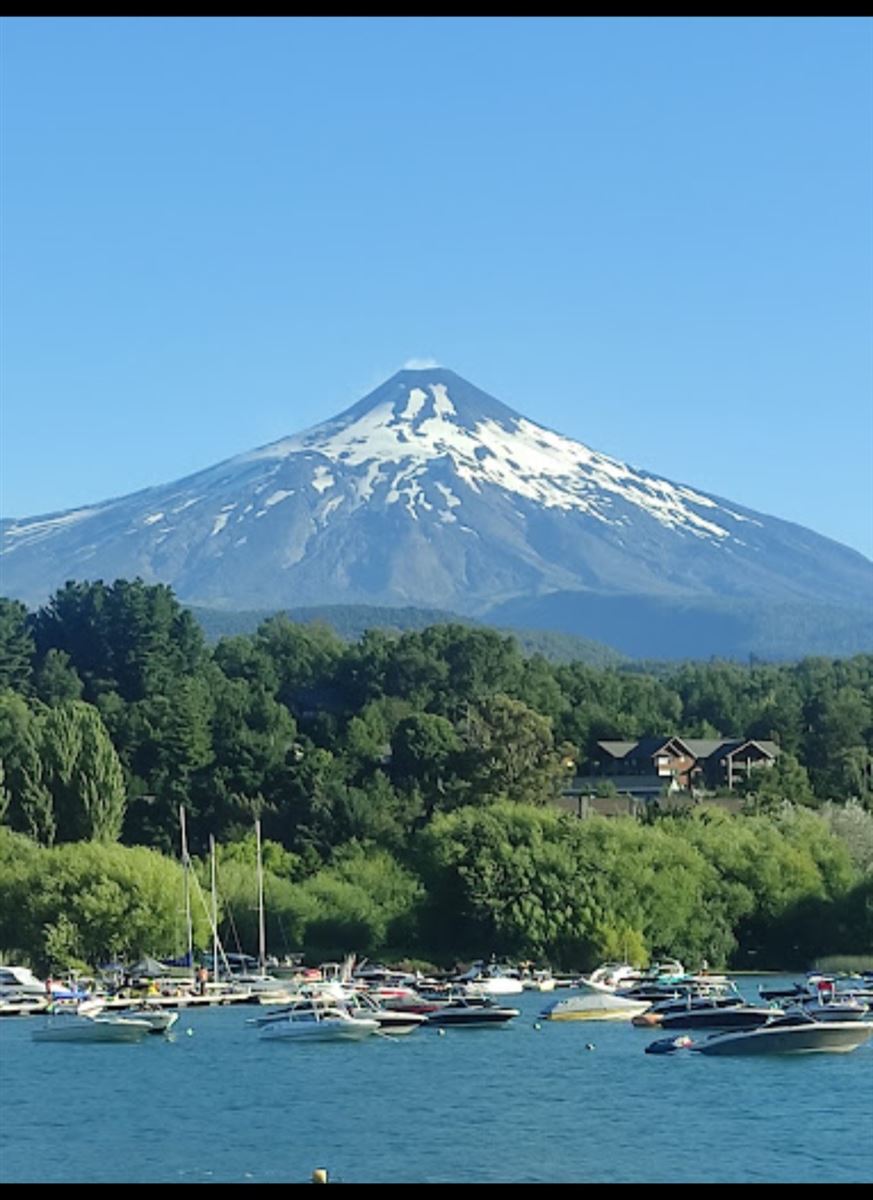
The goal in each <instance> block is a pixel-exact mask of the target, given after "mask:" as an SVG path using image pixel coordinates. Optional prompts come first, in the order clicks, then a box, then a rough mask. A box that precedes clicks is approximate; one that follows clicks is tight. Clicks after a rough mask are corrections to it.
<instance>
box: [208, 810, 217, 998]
mask: <svg viewBox="0 0 873 1200" xmlns="http://www.w3.org/2000/svg"><path fill="white" fill-rule="evenodd" d="M209 855H210V859H211V862H212V978H213V980H214V981H215V982H216V983H217V982H218V888H217V887H216V883H215V838H214V837H213V836H212V834H211V833H210V835H209Z"/></svg>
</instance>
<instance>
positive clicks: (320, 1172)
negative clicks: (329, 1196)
mask: <svg viewBox="0 0 873 1200" xmlns="http://www.w3.org/2000/svg"><path fill="white" fill-rule="evenodd" d="M312 1182H313V1183H327V1171H325V1169H324V1167H316V1169H315V1170H314V1171H313V1172H312Z"/></svg>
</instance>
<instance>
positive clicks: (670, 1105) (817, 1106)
mask: <svg viewBox="0 0 873 1200" xmlns="http://www.w3.org/2000/svg"><path fill="white" fill-rule="evenodd" d="M759 982H762V981H761V980H758V979H744V980H742V981H741V982H740V988H741V990H742V991H743V993H744V994H745V995H746V996H748V997H749V998H750V999H752V998H755V997H756V990H755V989H756V986H757V984H758V983H759ZM767 982H768V983H773V982H774V980H773V977H770V978H768V980H767ZM569 994H570V993H568V992H566V991H559V992H556V993H555V992H553V993H551V994H542V993H536V992H525V993H524V994H523V995H522V996H518V997H511V998H509V999H508V1001H507V1002H508V1003H511V1004H513V1005H514V1006H515V1007H517V1008H520V1009H521V1010H522V1015H521V1016H519V1017H518V1018H517V1019H516V1020H515V1021H513V1022H512V1023H510V1024H509V1025H508V1026H506V1027H504V1028H499V1029H466V1030H464V1029H449V1030H448V1031H447V1032H446V1034H445V1035H444V1036H440V1035H439V1034H438V1031H437V1030H436V1029H429V1028H423V1029H419V1030H417V1031H415V1032H414V1033H412V1034H410V1035H408V1036H405V1037H399V1038H393V1039H391V1038H387V1037H381V1038H380V1037H373V1038H369V1039H366V1040H364V1041H362V1042H359V1043H321V1044H312V1045H293V1044H287V1043H286V1044H282V1043H276V1042H267V1041H262V1040H260V1038H259V1037H258V1033H257V1031H256V1029H255V1028H253V1027H252V1026H250V1025H247V1023H246V1022H247V1020H248V1019H250V1018H251V1017H253V1016H254V1015H255V1014H256V1013H257V1012H259V1011H261V1010H258V1009H255V1008H253V1007H249V1006H248V1005H243V1006H235V1007H232V1008H212V1009H207V1010H193V1011H190V1012H189V1011H185V1010H184V1009H183V1010H182V1011H181V1015H180V1019H179V1022H178V1023H177V1025H176V1029H175V1031H174V1033H173V1034H172V1035H171V1037H170V1038H163V1037H150V1038H148V1039H147V1040H146V1041H145V1042H143V1043H140V1044H137V1045H114V1044H106V1045H84V1044H82V1045H77V1044H64V1043H40V1042H33V1041H32V1040H31V1028H32V1027H33V1024H34V1023H35V1022H37V1021H41V1018H39V1017H27V1018H6V1019H3V1020H0V1089H2V1092H0V1106H2V1107H0V1182H3V1183H34V1182H45V1183H60V1182H76V1183H143V1182H153V1183H182V1184H185V1183H207V1182H214V1183H217V1182H251V1183H306V1182H309V1181H310V1179H311V1178H312V1174H313V1171H315V1170H325V1171H327V1172H328V1178H329V1181H330V1182H335V1183H342V1182H345V1183H363V1182H383V1183H391V1182H409V1183H435V1182H458V1183H461V1182H470V1183H492V1182H518V1183H534V1182H536V1183H568V1182H603V1183H634V1182H652V1183H658V1182H665V1183H691V1182H698V1183H710V1182H723V1183H729V1182H732V1183H757V1182H760V1183H768V1182H769V1183H783V1182H794V1183H813V1182H822V1183H824V1182H834V1183H843V1182H845V1183H859V1182H866V1181H873V1041H871V1042H868V1043H867V1044H866V1045H864V1046H862V1047H860V1048H859V1049H857V1050H855V1051H853V1052H852V1053H850V1054H816V1055H804V1056H799V1057H773V1058H760V1059H755V1058H710V1057H705V1056H703V1055H694V1054H677V1055H667V1056H654V1055H647V1054H645V1053H644V1049H645V1046H646V1045H647V1044H648V1043H649V1042H650V1041H652V1040H654V1038H656V1037H658V1036H662V1035H660V1034H659V1032H658V1031H657V1030H656V1031H652V1030H645V1029H637V1028H635V1027H633V1026H631V1025H630V1024H626V1023H625V1022H597V1023H591V1022H568V1023H565V1022H557V1023H549V1022H547V1021H539V1013H540V1010H541V1009H542V1008H543V1007H544V1006H545V1005H546V1004H548V1003H550V1002H551V1001H552V1000H553V999H555V998H557V997H562V996H566V995H569ZM538 1023H539V1024H540V1028H539V1029H537V1028H536V1027H535V1026H536V1025H537V1024H538ZM189 1030H190V1033H189V1032H188V1031H189ZM698 1036H699V1035H698ZM586 1043H593V1045H594V1049H592V1050H587V1049H586Z"/></svg>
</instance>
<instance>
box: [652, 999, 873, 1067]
mask: <svg viewBox="0 0 873 1200" xmlns="http://www.w3.org/2000/svg"><path fill="white" fill-rule="evenodd" d="M871 1037H873V1021H841V1020H837V1021H827V1020H823V1019H822V1020H820V1019H817V1018H816V1017H813V1016H810V1015H809V1014H808V1013H805V1012H803V1010H802V1009H796V1010H793V1011H792V1012H788V1013H781V1014H780V1015H778V1016H775V1017H771V1018H770V1019H769V1020H768V1021H766V1022H764V1024H762V1025H758V1026H756V1027H754V1028H752V1029H729V1030H722V1031H720V1032H718V1033H713V1034H710V1036H709V1037H707V1038H705V1039H704V1040H703V1041H697V1042H696V1041H694V1040H692V1039H691V1038H690V1037H688V1036H687V1035H684V1036H683V1035H680V1036H677V1037H672V1038H661V1039H659V1040H658V1041H657V1042H653V1043H652V1044H651V1045H650V1046H647V1047H646V1053H647V1054H670V1053H673V1052H674V1051H676V1050H682V1049H687V1050H692V1051H696V1052H697V1053H698V1054H712V1055H724V1056H727V1055H741V1054H742V1055H763V1054H821V1053H829V1054H847V1053H848V1052H849V1051H851V1050H856V1049H857V1048H858V1047H859V1046H861V1045H863V1044H864V1043H865V1042H866V1041H868V1040H869V1039H870V1038H871Z"/></svg>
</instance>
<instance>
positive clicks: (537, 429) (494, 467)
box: [236, 383, 749, 542]
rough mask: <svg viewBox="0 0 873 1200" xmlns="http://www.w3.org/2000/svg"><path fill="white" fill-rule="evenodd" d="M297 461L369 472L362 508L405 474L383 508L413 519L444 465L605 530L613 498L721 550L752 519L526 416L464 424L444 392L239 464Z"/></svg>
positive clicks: (389, 405)
mask: <svg viewBox="0 0 873 1200" xmlns="http://www.w3.org/2000/svg"><path fill="white" fill-rule="evenodd" d="M301 452H310V453H313V452H314V453H315V454H317V455H319V456H323V457H324V458H326V459H328V460H329V461H330V462H332V463H335V464H337V466H338V467H339V466H342V467H345V468H347V469H352V468H356V467H366V468H367V473H366V475H365V477H364V478H363V479H359V480H358V481H357V485H356V488H355V491H356V499H357V501H358V503H364V502H366V501H367V500H369V498H370V497H371V495H372V492H373V488H374V486H375V485H376V483H377V482H379V481H381V480H382V479H383V478H384V476H383V475H382V470H383V468H386V467H394V468H397V467H399V468H400V469H399V471H397V470H395V471H394V472H392V474H393V478H392V480H391V484H390V487H389V490H388V493H387V497H386V500H387V503H389V504H395V503H397V502H398V501H399V500H400V499H401V497H405V500H406V502H405V504H404V507H405V508H406V509H407V511H408V512H409V513H410V515H411V516H412V517H414V518H416V519H417V512H416V509H417V508H419V507H422V506H424V505H425V504H426V503H427V501H426V497H425V496H424V493H423V491H422V489H421V487H420V486H419V485H418V484H417V483H415V477H416V476H417V475H418V474H420V472H421V469H422V468H423V467H426V466H427V465H428V464H429V463H432V462H433V461H434V460H437V459H442V458H445V459H447V460H448V461H449V462H450V464H451V466H452V468H453V469H454V471H455V474H456V475H457V477H458V478H459V479H460V480H461V481H462V482H464V483H465V484H466V485H467V487H469V488H470V489H471V490H472V491H474V492H477V493H480V494H481V491H482V488H483V487H485V486H487V485H492V486H495V487H498V488H500V489H502V490H503V491H505V492H512V493H515V494H516V495H518V496H520V497H523V498H524V499H525V500H528V501H530V502H532V503H534V504H538V505H542V506H543V507H545V508H558V509H563V510H567V511H569V510H571V509H575V510H577V511H581V512H583V513H585V514H586V515H587V516H589V517H591V518H593V519H595V520H596V521H598V522H601V523H603V524H606V525H611V524H615V523H616V520H617V517H616V514H615V512H614V511H613V505H612V498H615V499H617V500H621V501H623V502H624V503H626V504H630V505H633V506H634V507H635V508H638V509H641V510H642V511H643V512H645V513H646V514H648V516H650V517H652V518H653V519H654V520H656V521H657V522H659V524H661V525H663V526H665V527H667V528H671V529H676V530H679V531H682V532H687V533H690V534H693V535H694V536H696V537H701V538H707V539H711V540H714V541H716V542H721V541H726V540H730V539H731V537H732V535H733V529H732V527H731V526H732V524H733V522H735V521H739V520H749V518H745V517H741V516H740V515H739V514H737V513H733V512H731V511H730V510H729V509H725V508H722V507H721V506H720V505H718V504H716V502H715V501H714V500H712V499H711V498H710V497H708V496H704V495H702V494H701V493H699V492H696V491H694V490H693V489H692V488H689V487H687V486H683V485H677V484H673V483H669V482H667V481H666V480H663V479H658V478H655V477H653V476H648V475H645V474H642V473H640V472H637V471H635V470H633V468H631V467H629V466H627V465H626V464H625V463H622V462H619V461H618V460H617V459H613V458H610V457H609V456H608V455H605V454H599V453H597V452H596V451H594V450H591V449H589V447H587V446H585V445H584V444H583V443H581V442H577V441H573V440H572V439H571V438H567V437H564V436H562V435H561V434H558V433H554V432H553V431H552V430H549V429H546V428H544V427H543V426H540V425H537V424H535V423H534V422H533V421H529V420H527V419H526V418H524V417H512V418H505V419H501V420H496V419H494V418H489V417H485V418H482V419H479V420H476V421H474V422H472V423H471V422H467V423H465V421H464V418H462V417H461V418H459V409H458V407H457V406H456V405H455V403H454V402H453V400H452V397H451V394H450V389H449V386H448V385H447V384H445V383H429V384H427V385H426V387H420V386H417V385H413V386H409V387H408V388H407V390H406V392H405V395H403V396H402V397H400V398H399V399H394V398H385V399H382V400H380V401H379V402H378V403H374V404H373V405H372V407H370V408H368V409H366V410H365V411H363V412H358V413H356V414H355V415H354V416H351V417H349V418H348V419H347V420H345V421H343V420H341V419H335V420H333V421H328V422H325V423H324V424H322V425H317V426H315V427H313V428H311V429H309V430H306V431H305V432H303V433H301V434H298V435H296V436H294V437H291V438H284V439H282V440H281V441H278V442H275V443H273V444H272V445H270V446H264V447H262V448H261V449H260V450H256V451H253V452H252V453H250V454H247V455H243V456H241V458H240V459H238V460H236V461H238V462H241V463H242V462H245V463H251V462H257V461H258V460H264V459H287V458H288V457H290V456H291V455H297V454H300V453H301ZM333 483H334V478H333V476H332V474H331V472H330V470H329V468H328V467H326V466H323V465H321V466H318V467H316V469H315V471H314V473H313V476H312V479H311V486H312V487H313V488H315V489H316V490H317V491H322V490H324V489H326V488H327V487H329V486H332V485H333ZM448 503H449V501H448V498H447V504H448ZM456 503H460V502H459V501H457V500H456ZM699 509H705V510H706V512H707V515H706V516H704V515H703V514H702V513H700V512H699V511H698V510H699Z"/></svg>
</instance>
